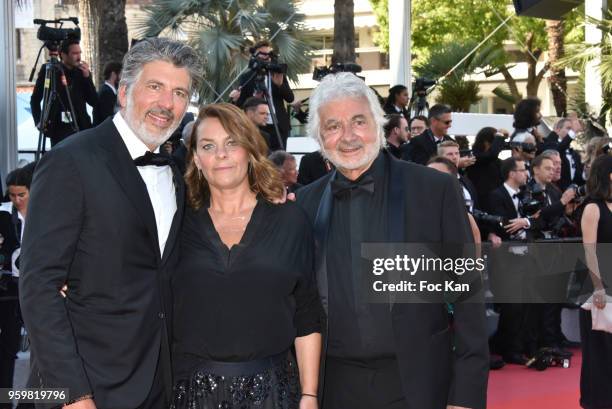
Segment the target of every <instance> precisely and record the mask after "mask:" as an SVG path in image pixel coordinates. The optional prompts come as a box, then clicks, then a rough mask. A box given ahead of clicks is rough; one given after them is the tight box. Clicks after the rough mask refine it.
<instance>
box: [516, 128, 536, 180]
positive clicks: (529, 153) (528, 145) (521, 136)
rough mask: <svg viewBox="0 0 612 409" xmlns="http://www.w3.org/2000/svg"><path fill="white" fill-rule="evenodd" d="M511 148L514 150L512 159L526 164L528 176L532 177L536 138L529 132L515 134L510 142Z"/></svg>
mask: <svg viewBox="0 0 612 409" xmlns="http://www.w3.org/2000/svg"><path fill="white" fill-rule="evenodd" d="M509 147H510V148H511V149H512V157H513V158H514V159H516V160H522V161H523V162H525V169H527V176H528V177H529V178H531V177H532V173H531V161H532V160H533V158H535V156H536V150H537V145H536V137H535V136H533V135H532V134H530V133H529V132H521V133H518V134H515V135H514V137H512V140H511V141H510V144H509Z"/></svg>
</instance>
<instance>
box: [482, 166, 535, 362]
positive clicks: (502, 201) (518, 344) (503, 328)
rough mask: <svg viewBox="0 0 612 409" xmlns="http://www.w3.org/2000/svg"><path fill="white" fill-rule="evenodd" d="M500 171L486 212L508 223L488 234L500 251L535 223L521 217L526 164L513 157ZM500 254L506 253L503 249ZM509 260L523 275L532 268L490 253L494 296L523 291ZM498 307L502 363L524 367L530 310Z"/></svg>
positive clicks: (519, 306)
mask: <svg viewBox="0 0 612 409" xmlns="http://www.w3.org/2000/svg"><path fill="white" fill-rule="evenodd" d="M501 171H502V176H503V178H504V184H503V185H501V186H499V187H498V188H497V189H495V190H493V191H492V192H491V194H490V197H489V209H488V211H489V213H490V214H492V215H495V216H501V217H503V218H504V219H506V220H508V224H507V225H506V226H503V227H501V226H500V227H499V228H498V229H497V230H496V231H492V232H490V233H489V235H488V239H489V241H490V242H491V243H492V244H493V248H499V247H500V246H501V244H502V241H510V240H514V241H524V240H526V239H527V238H528V236H529V235H530V234H531V233H530V232H529V230H530V229H533V228H534V226H533V225H534V223H535V220H534V219H533V218H528V217H524V216H523V215H522V214H521V207H520V190H521V187H522V186H524V185H525V184H526V183H527V169H526V168H525V161H523V160H519V159H516V158H513V157H511V158H508V159H506V160H504V161H502V164H501ZM499 251H505V249H500V250H499ZM517 252H518V251H517ZM509 258H512V260H513V263H512V265H514V266H515V268H513V271H516V272H518V273H521V274H522V273H524V272H525V270H528V269H529V268H530V267H531V265H530V264H529V260H528V259H527V257H526V256H523V255H519V254H516V255H507V254H506V255H502V257H497V254H496V252H492V254H491V267H490V275H491V280H492V287H493V293H494V295H495V293H496V292H497V291H496V290H497V289H498V288H499V289H500V291H503V292H504V293H512V294H517V295H518V294H520V292H521V291H522V290H523V287H522V286H523V284H524V283H523V280H522V276H520V277H519V276H518V274H513V275H512V276H509V274H507V273H508V267H507V265H506V264H507V263H506V262H507V261H508V259H509ZM510 286H512V290H508V288H509V287H510ZM498 295H499V294H498ZM498 300H499V298H498ZM504 301H507V300H504ZM498 307H499V312H500V317H499V323H498V327H497V332H496V334H495V336H494V337H493V343H494V345H495V349H496V350H497V352H498V353H499V354H500V355H501V356H502V357H503V359H504V361H505V362H507V363H511V364H518V365H524V364H526V363H527V358H526V357H525V355H524V353H525V347H526V346H525V338H526V336H527V333H528V323H529V314H530V313H532V312H531V310H532V309H531V308H530V306H529V305H524V304H520V303H508V302H502V303H499V304H498Z"/></svg>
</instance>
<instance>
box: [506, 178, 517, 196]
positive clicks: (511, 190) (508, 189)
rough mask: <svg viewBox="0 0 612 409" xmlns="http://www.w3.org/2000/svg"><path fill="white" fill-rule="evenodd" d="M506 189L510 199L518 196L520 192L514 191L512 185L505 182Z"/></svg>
mask: <svg viewBox="0 0 612 409" xmlns="http://www.w3.org/2000/svg"><path fill="white" fill-rule="evenodd" d="M504 187H505V188H506V190H507V191H508V193H510V197H512V196H514V195H515V194H517V193H518V192H519V191H518V190H514V188H512V187H510V185H509V184H507V183H506V182H504ZM513 199H514V198H513Z"/></svg>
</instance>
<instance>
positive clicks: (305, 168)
mask: <svg viewBox="0 0 612 409" xmlns="http://www.w3.org/2000/svg"><path fill="white" fill-rule="evenodd" d="M329 169H331V164H329V165H328V162H327V161H326V160H325V158H323V156H322V155H321V152H320V151H314V152H310V153H307V154H306V155H304V156H302V159H301V160H300V169H299V171H298V183H299V184H301V185H308V184H310V183H312V182H314V181H315V180H317V179H319V178H321V177H323V176H325V175H326V174H327V173H328V172H329Z"/></svg>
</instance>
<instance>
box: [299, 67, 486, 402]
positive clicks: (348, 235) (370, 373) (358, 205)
mask: <svg viewBox="0 0 612 409" xmlns="http://www.w3.org/2000/svg"><path fill="white" fill-rule="evenodd" d="M384 121H385V120H384V113H383V111H382V109H381V107H380V105H379V103H378V101H377V99H376V96H375V95H374V93H373V92H372V91H371V90H370V89H369V88H368V87H367V86H366V85H365V83H364V82H363V80H361V79H359V78H358V77H356V76H355V75H354V74H351V73H338V74H334V75H328V76H326V77H325V78H324V79H323V80H322V81H321V83H320V84H319V86H318V87H317V88H316V89H315V90H314V92H313V94H312V96H311V98H310V118H309V121H308V124H309V125H308V126H309V133H310V135H311V136H312V137H314V138H316V139H317V140H318V141H319V144H320V145H321V152H322V153H323V155H324V156H325V157H327V158H328V159H329V160H330V161H331V162H332V163H333V164H334V165H335V167H336V170H335V171H332V172H331V173H330V174H328V175H326V176H324V177H322V178H321V179H319V180H317V181H316V182H313V183H311V184H310V185H308V186H305V187H303V188H302V189H301V190H298V192H297V200H298V203H299V204H300V205H301V206H302V207H303V208H304V210H305V211H306V213H307V215H308V216H309V218H310V219H311V221H312V222H313V225H314V228H315V240H316V241H317V246H316V248H317V249H318V250H317V252H316V261H315V266H316V271H317V272H316V274H317V282H318V286H319V292H320V296H321V301H322V305H323V308H324V311H325V319H326V323H327V326H326V331H325V342H324V353H323V356H324V363H323V368H324V370H323V373H322V375H321V377H320V388H319V393H320V395H321V396H320V398H321V399H322V406H321V407H322V408H323V409H329V408H333V409H337V408H351V409H366V408H367V409H371V408H377V409H391V408H393V409H400V408H401V409H406V408H410V409H413V408H414V409H417V408H418V409H444V408H484V407H485V405H486V388H487V376H488V366H489V359H488V346H487V334H486V329H485V323H484V318H485V315H484V307H483V305H482V304H481V303H469V304H468V303H457V304H455V305H454V325H453V328H452V329H451V327H450V326H449V319H448V314H447V309H446V306H445V305H444V304H438V303H432V304H402V303H393V304H391V305H389V303H385V304H371V303H367V302H366V301H365V300H364V299H363V298H362V297H363V294H362V290H361V289H360V286H359V285H358V283H359V281H358V279H357V277H358V276H359V273H360V271H359V267H358V266H359V260H360V252H359V249H360V244H361V243H363V242H409V243H470V242H472V238H471V233H470V229H469V226H468V221H467V217H466V211H465V207H464V204H463V199H462V197H461V194H460V192H459V190H458V188H457V184H456V182H455V181H454V180H453V179H452V177H450V176H448V175H445V174H443V173H441V172H438V171H436V170H433V169H429V168H426V167H423V166H417V165H415V164H412V163H408V162H405V161H401V160H397V159H395V158H394V157H393V156H392V155H390V154H389V153H388V152H387V151H385V150H383V149H382V148H383V146H384V133H383V124H384ZM453 333H454V334H453ZM453 340H454V341H453Z"/></svg>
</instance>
